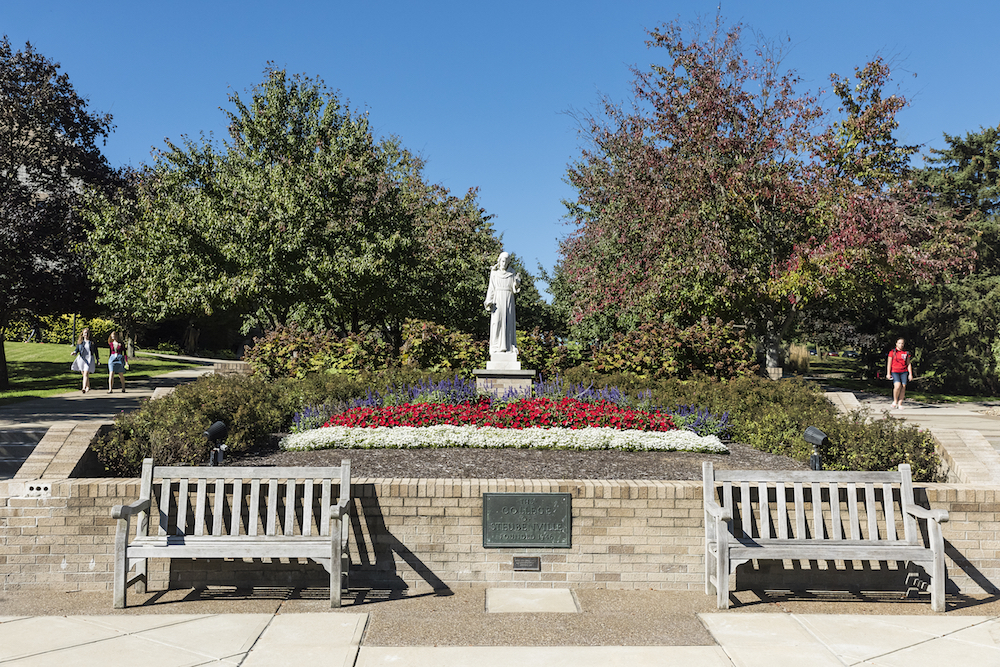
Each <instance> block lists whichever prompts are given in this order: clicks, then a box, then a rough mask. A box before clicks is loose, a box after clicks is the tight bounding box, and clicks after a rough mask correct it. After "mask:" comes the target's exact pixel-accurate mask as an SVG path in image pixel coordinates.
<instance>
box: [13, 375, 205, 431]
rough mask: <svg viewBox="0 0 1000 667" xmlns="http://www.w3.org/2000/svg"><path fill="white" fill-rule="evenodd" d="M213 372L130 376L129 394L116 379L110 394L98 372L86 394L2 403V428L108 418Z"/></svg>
mask: <svg viewBox="0 0 1000 667" xmlns="http://www.w3.org/2000/svg"><path fill="white" fill-rule="evenodd" d="M211 372H212V367H211V366H205V367H201V368H190V369H185V370H180V371H172V372H170V373H166V374H164V375H157V376H156V377H153V378H148V379H143V380H129V379H128V375H126V376H125V377H126V380H125V393H122V391H121V385H120V384H119V383H118V380H117V379H116V380H115V387H116V389H115V392H114V393H113V394H109V393H108V390H107V385H102V384H101V382H106V381H107V377H106V376H103V375H98V376H96V378H94V379H95V380H100V381H101V382H96V381H95V382H93V383H92V385H91V386H92V389H91V390H90V391H89V392H88V393H86V394H84V393H82V392H80V391H73V392H68V393H65V394H58V395H56V396H48V397H46V398H35V399H30V400H27V401H18V402H16V403H10V404H8V405H0V429H31V428H48V427H49V426H51V425H52V424H54V423H56V422H65V421H75V422H82V421H107V422H110V421H112V420H114V417H115V415H117V414H118V413H119V412H123V411H127V410H135V409H136V408H138V407H139V402H140V400H141V399H143V398H149V397H151V396H152V395H153V393H154V392H155V391H156V390H157V389H167V388H171V387H176V386H177V385H179V384H183V383H185V382H190V381H191V380H193V379H195V378H197V377H199V376H201V375H205V374H207V373H211Z"/></svg>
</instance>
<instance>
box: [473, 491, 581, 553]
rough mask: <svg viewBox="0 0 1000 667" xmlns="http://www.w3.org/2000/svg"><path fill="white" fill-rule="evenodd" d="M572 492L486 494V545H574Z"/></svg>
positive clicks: (490, 546) (484, 508)
mask: <svg viewBox="0 0 1000 667" xmlns="http://www.w3.org/2000/svg"><path fill="white" fill-rule="evenodd" d="M571 519H572V495H571V494H569V493H484V494H483V547H484V548H487V549H488V548H494V547H549V548H569V547H571V546H573V545H572V520H571Z"/></svg>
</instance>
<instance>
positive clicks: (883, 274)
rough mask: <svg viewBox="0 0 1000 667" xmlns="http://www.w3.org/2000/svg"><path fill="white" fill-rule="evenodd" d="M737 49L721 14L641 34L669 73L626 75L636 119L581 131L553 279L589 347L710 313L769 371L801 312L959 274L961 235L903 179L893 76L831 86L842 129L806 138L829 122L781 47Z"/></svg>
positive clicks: (737, 30) (613, 111) (863, 74)
mask: <svg viewBox="0 0 1000 667" xmlns="http://www.w3.org/2000/svg"><path fill="white" fill-rule="evenodd" d="M740 35H741V26H739V25H736V26H734V27H732V28H730V29H728V30H724V29H723V26H722V22H721V19H720V18H717V19H716V22H715V26H714V28H713V30H712V31H711V33H710V34H709V35H707V36H705V37H701V36H700V35H694V36H693V37H691V38H688V37H687V35H686V34H685V31H684V30H683V29H682V28H681V27H680V26H679V25H678V24H676V23H675V24H669V25H664V26H662V27H661V28H658V29H656V30H653V31H651V32H650V40H649V41H648V42H647V44H649V45H650V46H651V47H656V48H662V49H664V50H665V51H666V54H667V58H666V64H664V65H660V64H653V65H651V66H650V68H649V69H648V70H640V69H634V70H633V73H634V75H635V80H634V86H633V88H634V96H635V100H634V102H633V104H632V106H631V107H628V108H624V107H620V106H618V105H616V104H613V103H610V102H606V103H605V105H604V109H603V115H601V116H594V115H592V116H589V117H587V118H585V119H584V123H585V127H586V131H587V133H588V135H589V138H590V140H591V141H590V146H589V147H588V148H586V149H585V150H584V151H583V153H582V156H581V159H580V160H578V161H577V162H575V163H574V164H572V165H571V166H570V168H569V172H568V180H569V182H570V183H571V184H572V185H573V186H574V187H575V188H576V190H577V193H578V194H577V199H576V200H575V201H572V202H569V203H568V207H569V217H570V219H571V221H572V223H573V224H575V226H576V228H575V230H574V231H573V232H572V233H571V234H570V235H569V236H568V237H567V238H566V239H565V240H564V241H563V243H562V246H561V254H562V258H561V271H562V274H563V276H564V277H565V280H566V284H567V285H568V287H569V289H568V290H565V291H564V292H563V294H562V297H563V298H565V299H568V301H569V303H570V307H571V308H574V309H575V310H573V311H571V312H572V315H571V316H572V318H573V322H574V324H575V325H576V326H577V327H580V328H582V329H583V330H584V331H587V332H588V333H589V334H590V335H595V336H600V337H604V338H606V337H607V336H608V335H610V334H613V333H615V332H625V331H630V330H633V329H636V328H637V327H639V326H640V325H642V324H644V323H673V324H676V325H679V326H688V325H690V324H692V323H694V322H696V321H698V319H699V318H701V317H703V316H708V317H719V318H722V319H723V320H726V321H730V320H735V321H737V322H744V323H745V324H746V325H747V326H748V327H749V328H750V330H751V331H752V332H753V333H754V335H755V337H756V338H757V340H758V341H760V343H761V345H762V348H763V349H764V351H765V353H766V360H767V366H768V367H769V368H772V367H775V366H777V365H778V360H779V350H780V346H781V341H782V339H783V338H784V337H785V336H786V335H787V334H788V333H789V331H790V330H791V327H792V326H793V325H794V324H795V322H796V321H797V320H798V318H799V317H800V315H801V314H802V313H803V312H804V311H806V310H808V309H811V308H817V307H822V306H823V305H824V304H828V303H830V302H832V301H837V300H843V299H852V298H858V296H859V295H863V294H866V293H868V292H869V291H870V290H872V289H873V288H874V286H876V285H879V284H885V283H888V282H891V281H893V280H907V281H908V280H930V279H931V278H933V277H934V276H936V275H938V274H940V273H941V272H943V271H945V270H947V269H949V268H952V267H958V266H959V265H960V264H961V261H962V260H961V258H962V250H963V248H961V247H960V244H961V241H962V239H963V237H962V236H961V235H960V234H959V233H958V231H959V227H960V224H959V222H958V221H957V220H955V219H954V218H953V217H952V216H951V215H950V213H949V211H947V210H940V209H936V208H935V207H934V206H933V202H930V201H927V199H926V198H925V197H921V196H920V193H919V192H918V191H916V189H915V188H914V187H913V186H912V184H911V183H910V182H909V181H907V180H906V178H905V174H903V173H901V172H900V170H901V169H902V168H903V166H904V165H905V163H906V160H907V159H908V155H909V153H910V152H911V151H912V148H911V147H906V146H898V145H897V144H896V142H895V140H894V139H893V138H892V130H893V129H895V119H894V115H895V113H896V112H897V111H898V110H899V109H900V108H902V106H903V105H905V100H903V99H902V98H899V97H895V96H889V97H884V96H883V94H882V90H883V86H884V84H885V83H886V81H887V79H888V67H887V66H886V65H885V64H884V63H882V62H881V61H879V60H876V61H873V63H870V64H869V65H868V66H867V67H865V68H862V69H859V70H858V71H857V72H856V74H855V85H853V86H851V85H849V84H848V81H847V80H845V79H840V78H839V77H836V76H835V77H834V78H833V82H834V88H835V92H836V93H837V94H838V96H839V97H840V99H841V102H842V104H843V109H842V112H843V113H842V118H841V119H840V120H838V121H837V122H835V123H832V124H831V125H829V127H828V128H827V129H826V130H825V131H824V132H822V133H820V134H816V133H815V132H814V130H813V127H814V126H816V125H817V124H819V123H820V121H822V120H824V119H826V118H827V115H826V114H825V112H824V111H823V110H822V109H821V108H820V107H819V105H818V104H817V102H816V98H815V97H813V96H811V95H809V94H800V93H798V92H797V90H796V89H797V87H798V86H799V83H800V82H799V79H798V77H797V76H796V75H795V74H794V72H783V71H782V70H781V66H780V59H781V53H780V51H779V50H778V49H777V48H776V47H774V46H773V45H769V44H758V45H757V46H756V47H755V48H754V49H753V50H752V51H751V52H749V53H748V52H747V50H746V49H744V47H743V45H742V42H741V37H740Z"/></svg>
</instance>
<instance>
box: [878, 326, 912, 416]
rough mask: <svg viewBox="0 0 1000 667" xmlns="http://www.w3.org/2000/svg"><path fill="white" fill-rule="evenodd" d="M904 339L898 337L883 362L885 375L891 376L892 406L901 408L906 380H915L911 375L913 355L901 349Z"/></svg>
mask: <svg viewBox="0 0 1000 667" xmlns="http://www.w3.org/2000/svg"><path fill="white" fill-rule="evenodd" d="M904 345H906V340H904V339H903V338H900V339H899V340H897V341H896V349H894V350H891V351H890V352H889V358H888V359H887V360H886V364H885V375H886V377H891V378H892V407H894V408H898V409H900V410H902V409H903V398H905V397H906V382H907V380H915V379H916V378H914V377H913V355H912V354H910V353H909V352H907V351H906V350H904V349H903V346H904Z"/></svg>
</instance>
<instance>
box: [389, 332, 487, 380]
mask: <svg viewBox="0 0 1000 667" xmlns="http://www.w3.org/2000/svg"><path fill="white" fill-rule="evenodd" d="M400 353H401V356H400V361H401V362H402V365H403V367H404V368H414V369H422V370H425V371H430V372H434V373H439V372H447V371H451V372H452V373H453V374H454V373H459V374H461V375H463V376H464V377H472V371H473V369H476V368H485V367H486V360H487V359H488V358H489V346H488V344H487V343H485V342H483V341H477V340H475V339H474V338H473V337H472V334H467V333H462V332H460V331H451V330H449V329H448V328H447V327H444V326H441V325H440V324H435V323H434V322H426V321H423V320H407V321H406V322H405V323H404V324H403V347H402V349H401V350H400Z"/></svg>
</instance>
